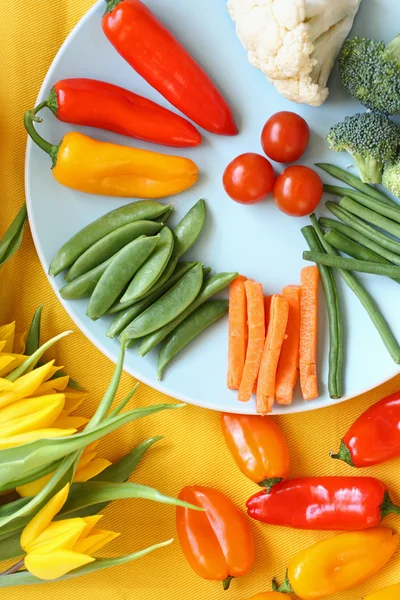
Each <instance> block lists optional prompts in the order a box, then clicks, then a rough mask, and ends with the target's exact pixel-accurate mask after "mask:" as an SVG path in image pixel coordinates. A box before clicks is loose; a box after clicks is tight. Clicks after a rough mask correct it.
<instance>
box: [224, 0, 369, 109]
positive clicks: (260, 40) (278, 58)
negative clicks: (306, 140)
mask: <svg viewBox="0 0 400 600" xmlns="http://www.w3.org/2000/svg"><path fill="white" fill-rule="evenodd" d="M360 2H361V0H228V10H229V13H230V15H231V17H232V19H233V21H234V22H235V23H236V31H237V35H238V37H239V39H240V41H241V42H242V44H243V46H244V48H245V49H246V50H247V52H248V58H249V61H250V63H251V64H252V65H253V66H255V67H256V68H258V69H260V70H261V71H262V72H263V73H264V74H265V75H266V76H267V77H268V79H269V80H270V81H271V83H273V85H274V86H275V87H276V88H277V90H278V91H279V92H280V93H281V94H282V95H283V96H286V97H287V98H289V99H290V100H293V101H294V102H299V103H306V104H310V105H311V106H319V105H320V104H322V103H323V102H324V101H325V100H326V98H327V96H328V92H329V90H328V88H327V87H326V84H327V81H328V78H329V75H330V72H331V70H332V68H333V64H334V61H335V58H336V56H337V54H338V52H339V50H340V48H341V47H342V45H343V42H344V40H345V39H346V37H347V35H348V33H349V31H350V29H351V27H352V25H353V21H354V17H355V15H356V13H357V11H358V8H359V5H360Z"/></svg>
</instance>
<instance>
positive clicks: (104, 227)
mask: <svg viewBox="0 0 400 600" xmlns="http://www.w3.org/2000/svg"><path fill="white" fill-rule="evenodd" d="M168 211H169V206H168V205H165V204H160V203H159V202H156V201H155V200H140V201H138V202H132V203H131V204H126V205H125V206H120V207H119V208H116V209H114V210H112V211H110V212H109V213H107V214H105V215H103V216H102V217H100V218H99V219H96V221H93V222H92V223H90V224H89V225H87V226H86V227H84V228H83V229H81V230H80V231H78V233H76V234H75V235H74V236H73V237H72V238H71V239H70V240H68V242H66V243H65V244H64V245H63V246H62V247H61V248H60V250H59V251H58V252H57V254H56V256H55V257H54V259H53V261H52V263H51V265H50V268H49V274H50V275H51V276H52V277H55V276H56V275H58V274H59V273H61V271H64V269H66V268H68V267H70V266H71V265H72V264H73V263H74V262H75V261H76V259H77V258H78V257H79V256H80V255H81V254H83V252H85V250H87V249H88V248H90V246H93V244H95V243H96V242H98V241H99V240H100V239H101V238H103V237H104V236H106V235H107V234H109V233H111V232H112V231H114V230H115V229H118V228H119V227H122V226H123V225H127V224H128V223H133V222H134V221H146V220H148V221H153V220H154V219H156V218H157V217H160V216H161V215H163V214H164V213H166V212H168Z"/></svg>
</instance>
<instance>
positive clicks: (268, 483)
mask: <svg viewBox="0 0 400 600" xmlns="http://www.w3.org/2000/svg"><path fill="white" fill-rule="evenodd" d="M281 481H283V478H282V477H270V478H267V479H263V480H262V481H259V482H258V483H257V485H259V486H260V487H262V488H265V489H266V490H267V492H270V491H271V490H272V488H273V487H274V485H277V484H278V483H280V482H281Z"/></svg>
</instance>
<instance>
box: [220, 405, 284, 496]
mask: <svg viewBox="0 0 400 600" xmlns="http://www.w3.org/2000/svg"><path fill="white" fill-rule="evenodd" d="M220 419H221V429H222V433H223V435H224V438H225V442H226V445H227V447H228V450H229V452H230V453H231V456H232V458H233V460H234V461H235V463H236V465H237V466H238V468H239V469H240V470H241V472H242V473H243V475H245V476H246V477H248V478H249V479H250V480H251V481H254V483H257V484H258V485H260V486H261V487H265V488H266V489H267V490H270V489H271V488H272V487H273V486H274V485H276V484H277V483H279V482H280V481H282V479H286V478H287V477H288V476H289V473H290V454H289V449H288V446H287V444H286V442H285V439H284V437H283V435H282V433H281V431H280V429H279V427H278V426H277V425H276V423H275V421H273V420H272V418H270V417H268V418H266V417H260V416H251V415H231V414H225V413H221V417H220Z"/></svg>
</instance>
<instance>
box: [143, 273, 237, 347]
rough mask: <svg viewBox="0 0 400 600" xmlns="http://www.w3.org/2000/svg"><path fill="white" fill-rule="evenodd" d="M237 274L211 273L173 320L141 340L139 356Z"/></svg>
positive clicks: (219, 290)
mask: <svg viewBox="0 0 400 600" xmlns="http://www.w3.org/2000/svg"><path fill="white" fill-rule="evenodd" d="M237 275H238V274H237V273H218V274H216V275H212V277H210V279H208V280H207V281H205V282H204V284H203V287H202V289H201V291H200V294H199V295H198V296H197V298H196V300H195V301H194V302H193V304H191V305H190V306H189V307H188V308H187V309H186V310H185V312H183V313H182V314H181V315H179V316H178V317H177V318H176V319H174V321H171V322H170V323H168V324H167V325H164V327H161V328H159V329H157V331H154V332H153V333H150V334H149V335H147V336H146V337H145V338H144V339H143V340H142V342H141V344H140V347H139V351H138V354H139V356H142V357H143V356H145V355H146V354H147V353H148V352H150V350H151V349H152V348H154V347H155V346H157V344H160V343H161V342H162V341H163V340H164V339H165V338H166V337H167V335H169V334H170V333H171V331H173V330H174V329H175V328H176V327H177V326H178V325H179V324H180V323H182V321H184V319H186V317H188V316H189V315H190V314H191V313H192V312H193V311H195V310H196V309H197V308H198V307H199V306H201V305H202V304H203V303H204V302H206V300H208V299H209V298H211V297H212V296H215V294H218V293H219V292H221V291H222V290H223V289H225V288H226V287H227V286H228V285H229V284H230V283H231V282H232V281H233V280H234V279H236V277H237Z"/></svg>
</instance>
